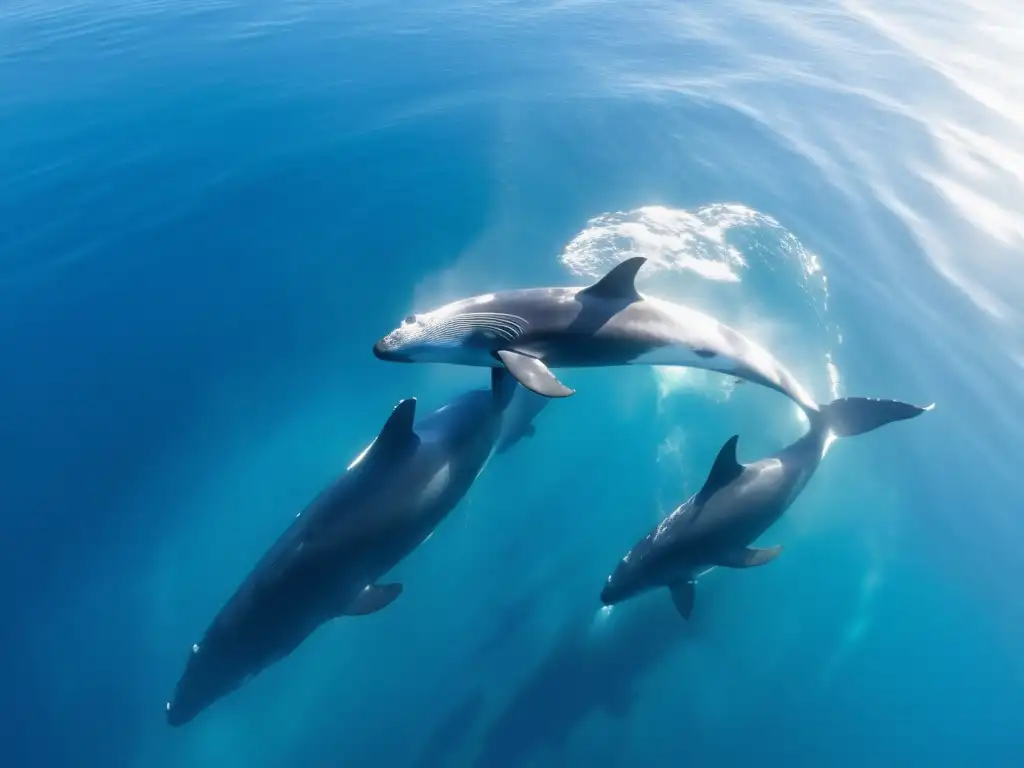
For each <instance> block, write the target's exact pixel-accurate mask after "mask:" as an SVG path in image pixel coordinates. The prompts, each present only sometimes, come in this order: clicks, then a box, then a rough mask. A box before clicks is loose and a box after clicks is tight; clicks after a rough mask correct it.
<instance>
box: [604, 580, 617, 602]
mask: <svg viewBox="0 0 1024 768" xmlns="http://www.w3.org/2000/svg"><path fill="white" fill-rule="evenodd" d="M614 602H615V601H614V600H613V599H612V591H611V589H610V587H609V585H607V584H606V585H605V587H604V589H602V590H601V605H612V604H613V603H614Z"/></svg>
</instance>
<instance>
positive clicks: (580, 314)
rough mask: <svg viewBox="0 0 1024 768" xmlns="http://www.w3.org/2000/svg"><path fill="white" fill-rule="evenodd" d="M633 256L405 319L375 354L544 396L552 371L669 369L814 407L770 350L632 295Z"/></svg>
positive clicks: (638, 262) (550, 391) (555, 389)
mask: <svg viewBox="0 0 1024 768" xmlns="http://www.w3.org/2000/svg"><path fill="white" fill-rule="evenodd" d="M646 260H647V259H646V258H644V257H643V256H634V257H632V258H629V259H626V260H625V261H623V262H621V263H619V264H617V265H616V266H615V267H613V268H612V269H611V270H610V271H609V272H608V273H607V274H606V275H605V276H604V277H602V278H601V279H600V280H598V281H597V282H596V283H594V284H593V285H591V286H589V287H586V288H527V289H522V290H512V291H503V292H501V293H490V294H485V295H482V296H474V297H472V298H469V299H462V300H460V301H456V302H453V303H451V304H448V305H446V306H443V307H441V308H440V309H435V310H433V311H431V312H427V313H425V314H421V315H410V316H409V317H407V318H406V319H405V322H404V323H403V324H402V325H401V326H399V327H398V328H396V329H395V330H393V331H391V333H389V334H388V335H387V336H385V337H384V338H382V339H381V340H380V341H378V342H377V343H376V344H375V345H374V347H373V352H374V354H375V355H376V356H377V357H378V358H381V359H382V360H391V361H396V362H438V363H454V364H458V365H473V366H492V367H493V366H504V367H506V368H507V369H508V370H509V371H510V372H511V373H512V375H513V376H515V378H516V380H517V381H518V382H519V383H520V384H522V385H523V386H524V387H526V388H527V389H529V390H532V391H533V392H536V393H537V394H539V395H544V396H545V397H567V396H569V395H571V394H573V392H574V390H572V389H569V388H568V387H566V386H565V385H564V384H562V383H561V382H560V381H559V380H558V379H557V378H555V375H554V374H553V373H552V372H551V369H552V368H582V367H590V366H610V365H671V366H684V367H689V368H703V369H706V370H710V371H717V372H720V373H725V374H729V375H731V376H734V377H737V378H739V379H745V380H748V381H752V382H754V383H757V384H761V385H763V386H766V387H770V388H771V389H774V390H776V391H778V392H781V393H783V394H784V395H786V396H787V397H789V398H791V399H792V400H793V401H794V402H796V403H797V404H798V405H799V406H800V407H801V408H803V410H804V411H806V412H808V413H811V412H816V411H817V410H818V405H817V403H815V402H814V400H813V399H812V398H811V396H810V395H809V394H808V393H807V391H806V390H805V389H804V388H803V387H802V386H801V385H800V383H799V382H798V381H797V380H796V378H795V377H794V376H793V375H792V374H791V373H790V372H789V371H788V370H786V368H785V367H784V366H783V365H782V364H781V363H779V362H778V361H777V360H775V358H773V357H772V355H771V354H770V353H769V352H768V351H767V350H765V349H764V348H763V347H761V346H759V345H758V344H756V343H755V342H753V341H751V340H750V339H748V338H746V337H745V336H743V335H742V334H741V333H739V332H738V331H736V330H734V329H733V328H730V327H729V326H727V325H724V324H723V323H720V322H718V321H717V320H715V319H714V318H712V317H709V316H708V315H705V314H703V313H701V312H698V311H696V310H693V309H690V308H688V307H684V306H682V305H679V304H673V303H671V302H668V301H664V300H662V299H657V298H654V297H651V296H642V295H641V294H640V293H638V292H637V290H636V286H635V279H636V274H637V271H638V270H639V269H640V267H642V266H643V264H644V262H645V261H646Z"/></svg>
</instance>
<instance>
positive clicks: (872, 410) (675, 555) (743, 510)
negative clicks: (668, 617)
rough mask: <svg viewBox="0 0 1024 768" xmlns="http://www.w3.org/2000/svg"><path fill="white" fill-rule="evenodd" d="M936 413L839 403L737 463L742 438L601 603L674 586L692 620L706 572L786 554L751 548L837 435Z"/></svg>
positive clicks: (620, 572)
mask: <svg viewBox="0 0 1024 768" xmlns="http://www.w3.org/2000/svg"><path fill="white" fill-rule="evenodd" d="M931 408H932V406H928V407H927V408H922V407H919V406H915V405H910V404H908V403H900V402H897V401H894V400H869V399H866V398H856V397H851V398H842V399H839V400H835V401H833V402H832V403H829V404H828V405H826V406H823V407H822V408H821V410H820V411H817V412H814V413H812V414H811V424H810V428H809V429H808V431H807V433H806V434H804V436H803V437H801V438H800V439H799V440H797V441H796V442H795V443H793V444H792V445H790V446H788V447H787V448H784V449H783V450H782V451H780V452H779V453H777V454H775V455H774V456H769V457H768V458H765V459H761V460H760V461H755V462H753V463H751V464H741V463H740V462H739V461H738V460H737V458H736V444H737V441H738V439H739V438H738V436H736V435H734V436H733V437H731V438H729V440H728V441H727V442H726V444H725V445H724V446H723V447H722V449H721V451H720V452H719V454H718V457H717V458H716V459H715V462H714V465H713V466H712V467H711V472H710V474H709V475H708V478H707V481H706V482H705V483H704V486H703V487H702V488H701V489H700V490H699V491H698V492H697V493H695V494H694V495H693V496H691V497H690V498H689V499H687V500H686V501H685V502H683V503H682V504H680V505H679V506H678V507H676V509H675V510H674V511H673V512H672V513H671V514H670V515H668V517H666V518H665V519H664V520H662V521H661V522H659V523H658V525H657V526H655V528H654V529H653V530H652V531H651V532H650V533H648V534H647V535H646V536H645V537H644V538H642V539H641V540H640V541H638V542H637V543H636V545H634V546H633V548H632V549H630V550H629V552H627V553H626V555H625V557H623V558H622V560H621V561H620V562H619V564H618V566H616V568H615V570H614V572H613V573H612V574H611V575H610V576H609V577H608V580H607V583H606V584H605V586H604V589H603V590H602V591H601V602H602V603H603V604H605V605H615V604H617V603H621V602H623V601H624V600H629V599H631V598H633V597H635V596H636V595H639V594H641V593H642V592H646V591H648V590H651V589H656V588H660V587H666V588H667V589H668V591H669V594H670V595H671V598H672V602H673V603H674V605H675V607H676V610H677V611H678V612H679V614H680V615H681V616H682V617H683V618H685V619H688V618H690V615H691V613H692V612H693V604H694V599H695V583H696V580H697V577H698V576H699V575H700V572H701V571H702V570H704V569H706V568H708V567H709V566H721V567H725V568H753V567H757V566H759V565H765V564H767V563H770V562H771V561H772V560H774V559H775V558H776V557H778V556H779V554H780V553H781V551H782V547H780V546H773V547H767V548H754V547H752V546H751V545H752V544H753V543H754V542H755V541H756V540H757V539H758V538H759V537H760V536H761V535H762V534H764V533H765V532H766V531H767V530H768V529H769V528H770V527H771V526H772V525H774V524H775V523H776V522H777V521H778V520H779V519H780V518H781V517H782V515H783V514H784V513H785V511H786V510H787V509H788V508H789V506H790V505H791V504H792V503H793V501H794V500H795V499H796V498H797V496H799V495H800V493H801V492H802V491H803V489H804V488H805V487H806V486H807V483H808V482H809V481H810V479H811V477H812V476H813V475H814V473H815V471H816V470H817V468H818V466H819V464H820V463H821V460H822V458H823V457H824V455H825V453H826V452H827V451H828V449H829V446H831V445H832V443H833V442H834V441H835V440H836V438H839V437H851V436H853V435H860V434H864V433H866V432H871V431H873V430H875V429H878V428H879V427H882V426H884V425H886V424H890V423H892V422H894V421H902V420H906V419H913V418H916V417H917V416H920V415H921V414H922V413H924V412H925V411H928V410H931Z"/></svg>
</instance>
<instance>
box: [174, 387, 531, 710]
mask: <svg viewBox="0 0 1024 768" xmlns="http://www.w3.org/2000/svg"><path fill="white" fill-rule="evenodd" d="M515 389H516V383H515V381H514V380H513V379H512V377H511V376H509V375H508V374H507V373H506V372H505V371H503V370H501V369H499V368H495V369H493V370H492V373H491V389H490V390H487V389H476V390H471V391H469V392H466V393H463V394H462V395H461V396H460V397H459V398H457V399H456V400H454V401H453V402H451V403H449V404H447V405H445V406H443V407H442V408H440V409H438V410H436V411H434V412H433V413H431V414H429V415H427V416H426V417H424V418H421V419H420V420H419V421H417V422H415V423H414V417H415V414H416V399H415V398H410V399H408V400H403V401H402V402H400V403H399V404H398V405H397V406H396V407H395V409H394V410H393V411H392V413H391V416H390V417H389V418H388V420H387V423H385V424H384V427H383V429H381V431H380V434H378V435H377V437H376V438H375V439H374V441H373V442H372V443H370V445H369V446H368V447H367V448H366V450H364V451H363V452H362V453H361V454H360V455H359V456H358V457H357V458H356V460H355V461H354V462H352V464H351V465H350V466H349V467H348V469H347V470H346V471H345V472H344V473H343V474H342V475H341V476H340V477H339V478H338V479H337V480H335V481H334V482H333V483H332V484H331V485H330V486H328V487H327V488H326V489H325V490H324V491H323V492H321V493H320V495H319V496H317V497H316V498H315V499H314V500H313V501H312V503H310V504H309V506H307V507H306V508H305V509H304V510H303V511H302V512H301V513H300V514H299V515H298V516H297V518H296V519H295V520H294V521H293V522H292V524H291V525H290V526H289V527H288V528H287V530H285V532H284V533H283V534H282V535H281V537H280V538H279V539H278V540H277V541H276V542H275V543H274V544H273V546H271V548H270V549H269V550H268V551H267V553H266V554H265V555H264V556H263V558H262V559H261V560H260V561H259V562H258V563H257V564H256V567H255V568H254V569H253V571H252V572H251V573H250V574H249V575H248V577H247V578H246V579H245V581H244V582H243V583H242V585H241V586H240V587H239V588H238V590H237V591H236V592H235V594H234V595H233V596H232V597H231V598H230V599H229V600H228V601H227V603H226V604H225V605H224V606H223V608H221V610H220V612H219V613H218V614H217V616H216V617H215V618H214V619H213V622H212V623H211V624H210V626H209V627H208V628H207V630H206V634H205V635H204V636H203V638H202V640H201V641H200V642H199V643H198V644H196V645H193V646H192V651H191V653H190V654H189V657H188V662H187V664H186V667H185V671H184V674H183V675H182V677H181V679H180V680H179V681H178V684H177V687H176V689H175V692H174V696H173V698H172V699H171V701H169V702H168V703H167V721H168V722H169V723H170V724H171V725H172V726H180V725H183V724H185V723H187V722H189V721H190V720H192V719H193V718H194V717H196V715H198V714H199V713H200V712H202V711H203V710H204V709H206V708H207V707H209V706H210V705H211V704H213V703H214V702H215V701H217V700H218V699H220V698H222V697H223V696H225V695H227V694H228V693H230V692H231V691H233V690H234V689H236V688H238V687H239V686H240V685H241V684H243V683H244V682H246V681H247V680H248V679H249V678H251V677H253V676H254V675H256V674H258V673H259V672H260V671H261V670H263V669H265V668H266V667H268V666H269V665H271V664H273V663H274V662H276V661H278V660H280V659H282V658H284V657H285V656H287V655H288V654H290V653H291V652H292V651H294V650H295V649H296V648H297V647H298V646H299V645H300V644H301V643H302V642H303V641H304V640H305V639H306V637H308V636H309V635H310V633H312V632H313V631H314V630H315V629H316V628H317V627H319V626H320V625H321V624H323V623H325V622H327V621H329V620H331V619H333V618H335V617H339V616H364V615H366V614H370V613H374V612H376V611H379V610H381V609H382V608H385V607H386V606H388V605H389V604H390V603H391V602H392V601H394V600H395V599H396V598H397V597H398V596H399V595H400V594H401V593H402V585H401V584H397V583H390V584H386V583H379V579H381V577H383V576H384V575H385V574H387V573H388V571H390V570H391V569H392V568H394V567H395V566H396V565H397V564H398V563H399V562H400V561H401V560H403V559H404V558H405V557H406V556H408V555H409V554H410V553H411V552H412V551H413V550H415V549H416V548H417V547H418V546H419V545H420V544H421V543H422V542H423V541H425V540H426V539H427V538H428V537H429V536H430V534H431V533H432V532H433V531H434V529H435V528H436V527H437V526H438V524H440V523H441V522H442V521H443V520H444V519H445V517H446V516H447V515H448V513H449V512H451V511H452V509H453V508H454V507H455V506H456V505H457V504H458V503H459V501H460V500H461V499H462V497H463V496H464V495H465V494H466V492H467V491H468V490H469V488H470V486H471V485H472V484H473V482H474V481H475V480H476V478H477V476H478V475H479V474H480V472H481V471H483V468H484V466H485V464H486V463H487V461H488V459H489V458H490V457H491V455H492V454H493V452H494V448H495V445H496V443H497V441H498V438H499V437H500V435H501V431H502V422H503V418H504V412H505V410H506V408H507V406H508V404H509V402H510V401H511V399H512V395H513V391H514V390H515Z"/></svg>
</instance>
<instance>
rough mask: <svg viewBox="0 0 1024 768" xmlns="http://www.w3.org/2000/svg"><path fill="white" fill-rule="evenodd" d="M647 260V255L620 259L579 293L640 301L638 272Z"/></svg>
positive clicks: (603, 297) (602, 297)
mask: <svg viewBox="0 0 1024 768" xmlns="http://www.w3.org/2000/svg"><path fill="white" fill-rule="evenodd" d="M646 261H647V257H646V256H633V257H631V258H628V259H626V260H625V261H620V262H619V263H618V264H616V265H615V266H614V267H612V268H611V269H610V270H608V272H607V273H606V274H605V276H604V277H602V278H601V279H600V280H598V281H597V282H596V283H594V284H593V285H590V286H587V287H586V288H584V289H582V290H581V291H579V293H578V294H577V295H582V296H594V297H597V298H601V299H618V300H621V301H639V300H640V294H639V293H637V290H636V273H637V272H639V271H640V267H642V266H643V265H644V262H646Z"/></svg>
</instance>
